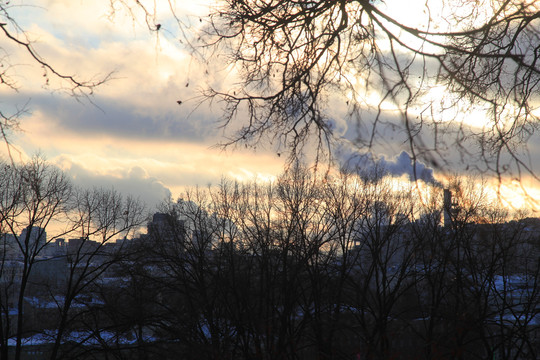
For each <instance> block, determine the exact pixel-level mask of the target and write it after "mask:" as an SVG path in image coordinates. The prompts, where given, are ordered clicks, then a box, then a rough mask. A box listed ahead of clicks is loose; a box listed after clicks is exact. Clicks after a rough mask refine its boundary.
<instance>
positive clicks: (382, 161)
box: [336, 141, 439, 185]
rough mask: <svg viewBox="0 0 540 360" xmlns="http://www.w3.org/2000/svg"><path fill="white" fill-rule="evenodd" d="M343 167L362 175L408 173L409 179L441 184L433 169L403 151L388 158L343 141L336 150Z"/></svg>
mask: <svg viewBox="0 0 540 360" xmlns="http://www.w3.org/2000/svg"><path fill="white" fill-rule="evenodd" d="M336 154H337V157H338V159H339V160H338V161H339V163H340V166H341V168H342V169H344V170H346V171H353V172H357V173H359V174H360V175H366V176H373V175H375V174H377V173H379V172H382V173H384V174H390V175H393V176H403V175H406V176H407V177H408V178H409V180H411V181H415V180H422V181H424V182H426V183H430V184H435V185H439V182H438V181H437V180H436V179H435V177H434V175H433V169H431V168H429V167H427V166H426V165H425V164H424V163H422V162H421V161H419V160H416V161H414V160H413V159H412V158H411V156H410V155H409V154H408V153H407V152H406V151H402V152H401V153H400V154H399V155H397V156H394V157H392V158H390V159H387V158H386V156H385V155H379V156H376V155H374V154H372V153H371V152H368V151H365V152H359V151H358V150H356V149H355V148H354V146H353V145H352V144H351V143H350V142H346V141H343V142H341V143H340V146H339V147H338V150H337V151H336Z"/></svg>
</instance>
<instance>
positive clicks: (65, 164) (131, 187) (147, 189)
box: [56, 156, 171, 210]
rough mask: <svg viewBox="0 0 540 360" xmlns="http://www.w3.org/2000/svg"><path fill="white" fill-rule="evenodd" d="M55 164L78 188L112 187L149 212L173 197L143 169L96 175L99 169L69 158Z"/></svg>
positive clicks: (64, 157)
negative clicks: (132, 198)
mask: <svg viewBox="0 0 540 360" xmlns="http://www.w3.org/2000/svg"><path fill="white" fill-rule="evenodd" d="M56 162H57V164H58V165H59V166H60V168H61V169H62V170H63V171H65V172H66V173H67V174H68V175H69V176H70V177H71V179H72V180H73V183H74V184H75V185H76V186H78V187H81V188H83V189H91V188H94V187H97V188H104V189H110V188H113V189H115V190H117V191H119V192H120V193H122V194H123V195H124V196H132V197H134V198H137V199H139V200H140V201H142V202H143V203H144V204H145V205H146V207H147V208H148V209H149V210H153V209H156V208H157V206H158V205H159V204H160V203H161V202H163V201H165V200H167V199H169V198H170V197H171V191H170V190H169V189H168V188H167V187H165V186H164V185H163V183H162V182H161V181H158V180H157V179H156V178H155V177H151V176H149V175H148V173H147V171H146V170H145V169H144V168H142V167H140V166H134V167H131V168H130V169H127V171H126V169H122V168H120V169H116V171H114V170H111V169H109V170H108V171H102V172H96V169H92V168H87V167H85V166H84V165H83V164H79V163H77V162H74V161H73V160H72V159H70V158H68V157H67V156H62V157H60V158H58V159H56Z"/></svg>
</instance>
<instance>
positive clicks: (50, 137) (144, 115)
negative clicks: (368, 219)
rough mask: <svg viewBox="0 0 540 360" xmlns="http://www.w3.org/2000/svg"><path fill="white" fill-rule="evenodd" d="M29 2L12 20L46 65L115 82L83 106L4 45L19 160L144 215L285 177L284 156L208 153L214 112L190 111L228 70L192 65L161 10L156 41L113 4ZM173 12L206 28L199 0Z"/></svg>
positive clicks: (361, 160) (393, 152)
mask: <svg viewBox="0 0 540 360" xmlns="http://www.w3.org/2000/svg"><path fill="white" fill-rule="evenodd" d="M25 3H26V4H28V3H29V2H28V1H25ZM32 3H34V4H35V6H24V7H18V3H17V2H12V4H13V5H14V6H13V7H12V9H11V10H10V11H11V12H12V15H13V17H14V18H15V19H17V21H18V22H19V24H20V26H21V27H22V28H23V29H25V30H26V31H27V33H28V35H29V37H30V38H31V39H32V40H34V41H35V44H34V46H35V48H36V49H37V50H38V51H39V53H40V54H41V56H42V57H43V58H44V59H46V60H47V61H49V62H50V63H51V64H52V65H54V66H55V67H56V68H57V69H58V70H59V71H61V72H63V73H66V74H70V75H71V74H76V75H77V76H78V77H79V79H82V80H88V79H99V78H102V77H104V76H106V75H107V74H108V73H111V72H112V78H111V79H110V80H109V81H108V82H107V83H106V84H104V85H102V86H100V87H99V88H98V89H96V91H95V93H94V94H93V95H92V96H91V97H90V98H89V99H79V100H78V101H77V100H76V99H74V98H72V97H69V96H68V95H67V94H66V92H63V91H62V90H58V89H59V87H61V86H62V84H61V83H58V82H56V81H55V80H53V79H52V78H51V79H50V81H51V82H50V84H47V83H46V77H44V76H43V72H44V71H43V69H41V68H40V67H39V66H36V65H34V64H33V63H32V61H31V59H29V58H28V57H24V56H22V53H21V52H20V51H17V50H16V49H14V48H13V46H12V45H9V44H6V43H5V40H4V38H3V37H2V38H0V42H1V43H0V48H5V49H6V50H7V51H8V52H9V53H10V54H11V59H10V61H11V63H12V64H18V65H17V66H16V67H15V68H14V69H13V70H12V73H13V74H16V77H15V79H16V80H17V83H18V87H19V90H18V92H14V91H11V90H9V89H7V88H5V87H0V106H2V109H3V111H5V112H10V111H11V112H14V111H16V109H20V108H23V107H24V106H26V107H27V108H28V109H29V112H28V113H27V114H26V115H24V116H23V117H22V118H21V128H22V131H20V132H17V133H15V134H14V135H13V136H12V138H11V139H12V143H13V144H14V147H15V148H16V149H18V150H19V151H20V154H18V153H17V152H15V153H13V154H14V157H19V156H20V157H21V158H26V157H28V156H31V155H32V154H35V153H36V152H40V153H42V154H43V155H44V156H45V157H46V158H47V159H48V160H50V161H51V162H53V163H55V164H57V165H58V166H60V167H61V168H62V169H64V170H65V171H66V172H68V173H69V174H70V176H71V177H73V179H74V181H75V182H76V183H77V184H80V185H84V186H105V187H110V186H114V187H115V188H117V189H119V190H121V191H124V192H128V193H132V194H135V195H137V196H140V197H141V199H142V200H144V201H146V202H147V203H149V205H150V206H153V205H154V204H157V203H158V202H159V201H160V200H162V199H164V198H165V197H167V196H169V195H170V194H172V196H173V198H174V197H177V196H178V195H180V193H181V190H182V189H183V188H184V187H186V186H195V185H201V186H206V185H207V184H209V183H214V184H215V183H217V182H219V181H220V178H221V177H222V176H226V177H231V178H239V179H246V178H253V177H254V176H258V177H259V178H268V177H270V176H274V175H277V174H279V173H280V172H281V171H282V169H283V164H284V158H283V157H280V156H278V155H277V153H276V151H275V150H273V149H272V148H271V147H270V146H267V147H262V148H257V149H256V150H253V149H237V150H234V151H232V150H231V151H227V152H222V151H220V150H218V149H215V148H212V146H213V145H215V144H216V143H217V142H219V141H220V140H222V139H223V137H222V136H223V133H222V131H221V130H220V129H218V127H217V121H218V120H219V116H220V113H219V106H220V104H212V106H210V104H208V103H204V104H203V105H202V106H198V107H197V104H198V101H197V97H198V95H199V94H200V90H201V89H203V88H205V87H206V86H207V85H208V84H215V83H216V82H223V81H234V79H231V78H230V76H231V75H230V73H229V72H228V69H227V68H225V66H223V69H214V70H216V71H212V72H210V73H206V72H205V69H204V68H203V66H201V64H199V63H198V62H197V61H194V60H193V59H192V57H191V56H190V54H189V53H188V52H187V51H186V50H185V47H184V46H183V45H184V44H182V43H180V41H179V39H182V36H181V34H179V33H178V27H177V26H174V25H173V24H172V22H171V19H170V12H169V11H168V9H166V8H164V9H158V13H157V18H158V20H159V21H160V22H162V23H163V25H162V29H161V30H160V31H159V34H158V33H156V32H150V31H148V28H147V27H146V24H144V22H143V21H142V19H143V18H142V17H137V19H138V20H137V21H133V18H132V17H131V16H129V14H128V13H127V12H126V11H125V9H119V11H118V12H117V13H116V14H115V16H114V17H113V18H111V17H110V16H109V13H110V9H111V8H110V1H109V0H92V1H86V0H55V1H53V0H51V1H46V0H36V1H32ZM158 3H160V4H165V3H166V1H163V2H158ZM209 3H212V2H211V1H210V2H209ZM177 4H178V13H177V15H179V16H180V18H181V20H182V21H183V22H184V24H185V26H187V27H188V28H189V27H191V29H194V28H196V27H198V26H201V23H202V22H201V21H199V18H203V16H204V15H205V14H207V13H208V8H207V5H205V4H204V1H200V0H193V1H179V2H177ZM139 15H140V14H139ZM215 63H216V64H219V63H220V62H219V61H215ZM178 100H181V101H182V104H181V105H179V104H178V103H177V101H178ZM336 119H338V120H336V123H335V127H336V129H337V133H341V134H343V135H345V134H346V133H347V131H348V128H347V124H345V123H344V122H343V121H342V120H339V118H338V117H337V118H336ZM339 150H340V152H341V153H342V154H344V155H350V154H351V153H353V152H354V151H356V150H353V149H350V148H348V147H347V143H345V145H342V146H341V147H340V149H339ZM402 150H403V149H402V148H400V147H399V146H397V147H389V149H388V153H387V154H386V155H384V156H385V157H384V158H381V159H382V161H384V162H385V164H386V165H387V167H388V168H389V169H390V170H395V171H398V172H402V173H404V174H408V173H409V172H410V171H409V170H410V169H406V168H404V164H407V163H408V156H407V155H406V154H404V153H403V152H402ZM3 152H4V155H5V147H4V149H3ZM338 153H339V152H338ZM377 156H382V154H377ZM354 161H355V162H356V163H358V164H364V165H365V166H368V165H366V164H369V163H370V162H372V161H373V159H371V158H369V157H366V156H364V155H359V156H357V157H356V158H355V159H354ZM425 171H426V173H425V174H426V175H427V176H431V171H430V170H429V169H425Z"/></svg>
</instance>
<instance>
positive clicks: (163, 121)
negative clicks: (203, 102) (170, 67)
mask: <svg viewBox="0 0 540 360" xmlns="http://www.w3.org/2000/svg"><path fill="white" fill-rule="evenodd" d="M13 100H16V99H15V97H14V99H13ZM19 100H21V99H19ZM19 102H20V101H19ZM93 103H94V104H92V103H87V102H86V103H81V102H77V101H74V100H73V99H66V98H65V97H64V96H60V95H54V96H47V95H45V96H43V95H38V96H32V97H31V99H30V101H29V102H28V105H27V108H28V109H29V112H28V114H29V116H35V114H37V113H41V114H42V115H43V117H44V118H45V119H46V121H50V126H54V127H58V128H60V129H63V130H67V131H70V132H73V133H76V134H85V136H100V135H107V136H111V137H118V138H131V139H144V140H175V141H188V142H193V143H196V142H203V143H210V144H213V143H214V142H215V139H216V137H217V136H218V133H219V131H218V125H217V123H216V120H215V118H214V117H213V116H211V115H210V114H205V113H204V112H202V111H201V112H198V113H197V114H196V115H193V114H191V113H190V112H189V110H187V109H186V110H184V109H180V108H178V107H177V106H173V105H176V103H175V102H172V101H171V104H170V105H171V106H170V107H165V106H163V107H160V106H158V105H156V107H155V108H147V107H143V106H141V107H138V106H137V105H136V104H133V103H130V102H129V101H127V100H126V101H117V100H116V99H111V98H105V97H100V96H96V97H95V98H94V99H93ZM167 105H168V104H167ZM21 126H22V128H23V129H25V127H24V119H23V121H22V122H21ZM25 130H29V131H31V130H32V129H25Z"/></svg>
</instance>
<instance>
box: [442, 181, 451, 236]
mask: <svg viewBox="0 0 540 360" xmlns="http://www.w3.org/2000/svg"><path fill="white" fill-rule="evenodd" d="M443 207H444V209H443V211H444V212H443V214H444V227H450V226H451V225H452V192H451V191H450V189H444V202H443Z"/></svg>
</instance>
